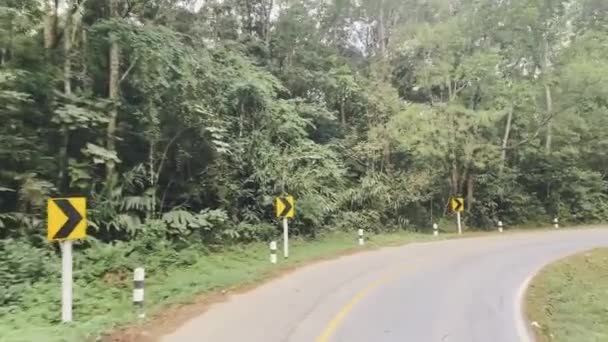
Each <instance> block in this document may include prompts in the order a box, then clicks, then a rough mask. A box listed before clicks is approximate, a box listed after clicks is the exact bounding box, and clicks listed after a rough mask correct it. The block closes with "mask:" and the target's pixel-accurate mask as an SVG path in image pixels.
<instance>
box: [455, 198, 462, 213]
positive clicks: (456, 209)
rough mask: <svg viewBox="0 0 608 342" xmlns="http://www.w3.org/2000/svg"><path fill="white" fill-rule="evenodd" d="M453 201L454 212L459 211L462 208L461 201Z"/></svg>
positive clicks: (457, 199)
mask: <svg viewBox="0 0 608 342" xmlns="http://www.w3.org/2000/svg"><path fill="white" fill-rule="evenodd" d="M454 201H455V202H456V208H454V211H459V210H460V208H462V204H463V203H462V200H461V199H460V198H456V199H455V200H454Z"/></svg>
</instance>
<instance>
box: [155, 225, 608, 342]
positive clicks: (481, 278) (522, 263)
mask: <svg viewBox="0 0 608 342" xmlns="http://www.w3.org/2000/svg"><path fill="white" fill-rule="evenodd" d="M598 246H608V229H598V228H593V229H577V230H564V231H554V232H535V233H518V234H504V235H498V234H497V235H495V236H491V237H480V238H470V239H459V240H448V241H438V242H431V243H419V244H410V245H406V246H403V247H392V248H384V249H381V250H378V251H372V252H365V253H360V254H356V255H352V256H348V257H342V258H339V259H336V260H332V261H327V262H322V263H317V264H314V265H310V266H306V267H303V268H301V269H299V270H298V271H296V272H294V273H291V274H289V275H287V276H285V277H282V278H280V279H277V280H274V281H271V282H269V283H267V284H264V285H262V286H260V287H258V288H256V289H254V290H252V291H250V292H247V293H245V294H240V295H235V296H232V297H231V298H230V299H229V300H228V301H227V302H224V303H220V304H217V305H215V306H213V307H211V308H210V309H209V310H208V311H207V312H206V313H205V314H203V315H201V316H199V317H196V318H194V319H193V320H191V321H190V322H188V323H186V324H185V325H184V326H182V327H181V328H179V329H178V330H177V331H175V332H173V333H172V334H170V335H167V336H164V337H163V338H162V341H163V342H178V341H179V342H184V341H201V342H202V341H205V342H257V341H260V342H275V341H276V342H282V341H290V342H291V341H293V342H311V341H317V342H325V341H343V342H359V341H361V342H384V341H408V342H410V341H411V342H490V341H492V342H525V341H531V338H530V337H529V333H528V329H527V326H528V325H527V324H526V323H525V322H524V320H523V317H522V313H521V306H520V299H521V295H522V293H523V290H524V289H525V285H526V282H527V281H528V279H529V278H530V277H531V276H532V275H533V274H534V273H535V272H536V271H537V270H538V269H539V268H541V267H542V266H543V265H544V264H546V263H548V262H551V261H553V260H555V259H558V258H560V257H563V256H566V255H568V254H572V253H575V252H578V251H581V250H585V249H589V248H593V247H598Z"/></svg>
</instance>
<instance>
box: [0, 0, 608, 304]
mask: <svg viewBox="0 0 608 342" xmlns="http://www.w3.org/2000/svg"><path fill="white" fill-rule="evenodd" d="M116 3H117V4H118V6H117V9H116V10H117V13H113V11H110V8H109V6H108V5H109V2H108V1H86V2H70V4H71V5H72V6H67V9H66V10H65V11H64V10H62V11H59V12H58V13H59V14H58V15H59V18H58V19H59V20H58V24H57V25H54V23H53V17H51V16H49V13H52V10H53V8H52V6H53V2H52V1H48V2H45V4H46V5H48V6H50V7H51V8H44V7H41V3H40V2H38V1H33V0H27V1H5V2H3V3H2V4H1V5H0V22H1V23H0V120H2V125H0V165H1V167H0V243H2V244H0V246H1V247H0V251H6V253H5V254H6V255H7V256H6V258H8V256H10V255H14V257H15V260H23V262H22V264H23V267H22V268H20V267H21V266H20V265H21V263H10V262H9V261H7V260H9V259H1V260H0V266H4V265H3V264H4V263H5V262H9V264H7V265H9V266H6V267H7V268H5V269H2V271H0V277H6V279H7V280H6V281H7V282H8V283H10V284H11V285H10V288H9V289H8V290H6V291H8V292H7V293H8V294H5V295H4V297H1V298H6V299H5V300H6V304H7V305H8V307H10V308H11V309H10V310H14V309H15V307H16V306H18V305H19V303H22V302H21V298H22V297H21V296H22V295H21V294H20V293H21V292H20V291H21V289H22V288H21V287H19V286H22V285H20V284H33V285H32V287H31V288H32V289H33V290H32V291H38V290H39V288H38V287H37V286H41V287H43V286H44V285H43V284H44V282H45V281H46V280H48V279H51V278H52V277H54V275H53V274H51V273H48V272H46V271H39V270H38V269H36V268H35V267H34V265H33V264H32V262H33V260H34V259H35V258H39V259H41V258H46V257H47V256H48V258H56V257H57V254H58V251H57V250H53V249H51V248H50V247H49V246H50V244H48V243H45V242H43V241H44V230H45V210H46V201H47V199H48V198H49V197H52V196H72V195H74V196H85V197H87V199H88V220H89V235H90V236H91V239H90V240H88V241H87V242H86V243H84V244H83V245H81V246H79V247H78V249H79V252H82V255H84V257H83V258H82V259H80V260H77V263H78V269H79V270H80V271H79V272H80V273H79V274H78V275H77V277H78V279H79V280H78V281H83V282H95V281H100V279H101V281H109V280H112V281H117V282H118V283H119V284H123V280H124V279H123V278H124V277H126V276H127V274H128V273H129V272H130V270H131V268H132V267H133V265H136V264H145V265H146V267H147V268H149V269H150V271H151V272H158V273H162V272H164V270H165V269H166V268H170V267H171V265H190V264H192V263H193V262H195V260H196V259H197V258H199V257H200V255H201V254H202V253H205V252H206V251H207V250H209V249H221V248H228V247H229V246H231V245H235V244H240V243H251V242H256V241H268V240H270V239H273V238H276V237H277V236H278V235H279V234H280V227H279V224H278V222H277V221H276V219H275V217H274V212H273V201H274V198H275V197H276V196H278V195H281V194H284V193H289V194H291V195H293V196H294V197H295V199H296V217H295V219H294V220H293V221H292V222H291V224H290V227H291V229H292V230H293V232H294V234H295V235H301V236H305V237H316V236H319V235H322V234H323V233H325V232H327V231H331V230H335V229H338V230H344V231H353V230H356V229H358V228H363V229H366V230H369V231H375V232H385V231H390V230H395V229H416V230H426V229H428V228H429V227H430V226H431V224H432V221H440V220H445V221H447V220H451V217H450V216H448V215H446V214H447V210H446V203H447V201H448V199H449V197H450V196H452V195H454V194H461V195H463V196H465V197H466V201H467V203H466V207H467V208H468V211H467V212H466V213H465V215H464V218H465V222H466V224H467V225H469V226H471V227H475V228H489V227H493V226H494V225H495V223H496V221H497V220H502V221H503V222H505V223H507V224H509V225H514V224H519V223H525V222H530V221H536V222H548V221H549V220H550V219H551V218H552V217H553V216H556V215H557V216H559V217H560V218H561V219H562V220H566V221H574V222H586V221H602V220H606V219H608V198H607V196H608V188H607V186H606V185H607V183H606V182H607V181H608V174H607V173H606V166H607V165H608V153H607V152H606V151H608V134H607V133H606V130H605V127H606V126H607V125H608V101H606V96H605V95H606V93H608V81H607V80H608V78H607V77H606V75H608V63H607V62H606V58H605V56H606V55H608V39H607V38H606V37H608V34H607V32H608V26H607V25H606V20H605V18H608V15H607V14H608V13H607V12H606V10H607V8H606V6H605V5H603V3H602V2H601V1H597V0H577V1H574V2H571V4H570V5H568V4H567V3H566V2H563V1H558V0H551V1H544V2H543V1H536V2H530V1H524V0H514V1H508V2H500V1H498V2H497V1H490V0H482V1H471V0H464V1H452V2H449V3H448V2H446V1H443V0H432V1H423V2H421V1H414V0H407V1H397V0H384V1H371V0H365V1H335V2H327V1H319V0H300V1H289V2H284V3H281V4H280V5H279V4H278V3H276V1H275V2H272V1H253V0H252V1H251V2H250V4H252V5H251V6H245V4H244V3H243V2H242V1H204V2H202V3H201V4H200V5H201V7H200V8H199V9H197V10H196V11H195V10H194V9H191V8H186V7H184V6H183V4H182V2H176V1H140V0H136V1H124V0H116ZM248 3H249V2H248ZM270 4H274V7H269V6H270ZM79 6H80V7H79ZM66 26H67V29H68V30H66ZM55 30H56V31H55ZM67 33H69V34H67ZM66 42H68V43H70V44H65V43H66ZM111 51H113V52H118V54H117V56H118V58H117V59H114V58H109V56H110V52H111ZM111 62H114V63H111ZM13 244H15V246H19V248H14V247H13ZM20 250H22V251H24V252H23V253H21V252H20ZM30 256H31V257H30ZM149 256H154V257H149ZM3 279H5V278H0V280H3ZM117 279H118V280H117ZM38 299H40V300H44V298H37V299H36V300H38ZM52 300H54V301H57V300H58V299H57V298H53V299H52ZM23 305H29V306H28V308H29V309H34V308H35V307H36V303H34V302H30V303H29V304H23ZM98 309H99V310H100V311H102V312H103V310H104V308H103V307H101V308H98Z"/></svg>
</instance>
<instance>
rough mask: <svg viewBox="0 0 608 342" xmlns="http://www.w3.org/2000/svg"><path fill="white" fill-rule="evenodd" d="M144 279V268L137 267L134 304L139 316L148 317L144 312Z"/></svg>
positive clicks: (134, 278)
mask: <svg viewBox="0 0 608 342" xmlns="http://www.w3.org/2000/svg"><path fill="white" fill-rule="evenodd" d="M144 279H145V270H144V268H143V267H138V268H136V269H135V272H133V306H134V307H135V311H136V312H137V317H138V318H145V317H146V313H145V312H144Z"/></svg>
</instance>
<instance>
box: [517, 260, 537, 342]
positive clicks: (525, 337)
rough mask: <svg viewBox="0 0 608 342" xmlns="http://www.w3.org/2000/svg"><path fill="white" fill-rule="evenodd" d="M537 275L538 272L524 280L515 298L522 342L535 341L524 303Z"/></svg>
mask: <svg viewBox="0 0 608 342" xmlns="http://www.w3.org/2000/svg"><path fill="white" fill-rule="evenodd" d="M536 273H538V271H536V272H534V273H533V274H531V275H529V276H528V277H527V278H526V280H524V282H523V283H522V284H521V285H520V287H519V289H517V295H516V298H515V322H517V323H516V324H517V334H518V335H519V339H520V341H521V342H532V341H533V340H534V339H533V338H532V334H533V333H532V331H530V328H529V327H528V317H527V316H526V313H525V310H524V307H523V303H524V301H525V300H526V293H527V291H528V287H529V286H530V283H531V282H532V279H533V278H534V276H535V275H536Z"/></svg>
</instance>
